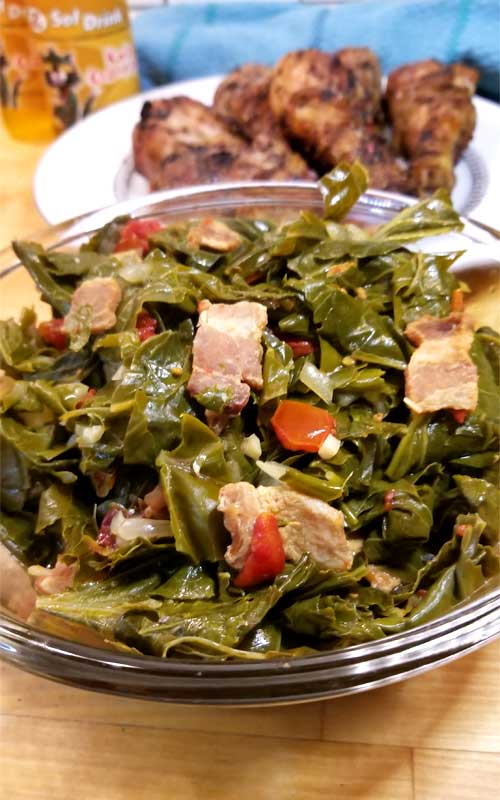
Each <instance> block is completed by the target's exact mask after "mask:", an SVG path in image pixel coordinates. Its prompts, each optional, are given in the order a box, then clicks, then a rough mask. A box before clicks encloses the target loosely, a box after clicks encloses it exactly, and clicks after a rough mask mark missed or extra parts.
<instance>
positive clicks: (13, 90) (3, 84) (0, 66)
mask: <svg viewBox="0 0 500 800" xmlns="http://www.w3.org/2000/svg"><path fill="white" fill-rule="evenodd" d="M9 67H10V65H9V62H8V60H7V56H6V55H5V53H4V51H3V49H2V48H1V47H0V103H1V105H2V106H3V107H4V108H16V107H17V101H18V98H19V92H20V90H21V85H22V80H21V79H20V78H17V79H15V80H14V82H13V84H12V85H11V83H10V82H9V79H8V77H7V72H8V71H9Z"/></svg>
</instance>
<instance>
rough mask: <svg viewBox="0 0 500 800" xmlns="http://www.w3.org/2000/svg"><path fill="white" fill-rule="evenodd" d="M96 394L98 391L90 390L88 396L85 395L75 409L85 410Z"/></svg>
mask: <svg viewBox="0 0 500 800" xmlns="http://www.w3.org/2000/svg"><path fill="white" fill-rule="evenodd" d="M96 392H97V390H96V389H89V390H88V392H87V394H84V395H83V397H82V399H81V400H79V401H78V403H76V405H75V408H83V407H84V406H86V405H87V403H90V401H91V400H92V398H93V397H94V395H95V394H96Z"/></svg>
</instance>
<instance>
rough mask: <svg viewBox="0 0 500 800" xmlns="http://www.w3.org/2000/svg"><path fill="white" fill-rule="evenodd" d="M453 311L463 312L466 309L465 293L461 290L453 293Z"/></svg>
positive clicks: (455, 290)
mask: <svg viewBox="0 0 500 800" xmlns="http://www.w3.org/2000/svg"><path fill="white" fill-rule="evenodd" d="M450 305H451V310H452V311H463V310H464V308H465V303H464V293H463V292H462V290H461V289H453V291H452V293H451V303H450Z"/></svg>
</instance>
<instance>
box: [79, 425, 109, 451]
mask: <svg viewBox="0 0 500 800" xmlns="http://www.w3.org/2000/svg"><path fill="white" fill-rule="evenodd" d="M75 433H76V441H77V442H78V444H79V445H80V447H91V446H92V445H93V444H96V442H98V441H99V439H100V438H101V436H102V435H103V433H104V425H75Z"/></svg>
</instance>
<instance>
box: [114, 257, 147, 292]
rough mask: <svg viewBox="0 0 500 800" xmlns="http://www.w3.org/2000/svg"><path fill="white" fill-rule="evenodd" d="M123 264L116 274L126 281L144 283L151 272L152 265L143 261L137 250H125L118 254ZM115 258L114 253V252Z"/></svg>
mask: <svg viewBox="0 0 500 800" xmlns="http://www.w3.org/2000/svg"><path fill="white" fill-rule="evenodd" d="M119 255H120V256H121V258H120V259H119V260H120V261H121V262H122V264H123V266H122V267H120V269H119V270H118V275H119V276H120V278H123V280H124V281H127V283H132V284H142V283H146V281H147V279H148V278H149V275H150V273H151V269H152V266H151V264H148V263H147V262H146V261H143V260H142V258H141V256H140V253H139V251H138V250H127V251H126V252H124V253H120V254H119ZM115 258H116V254H115Z"/></svg>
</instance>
